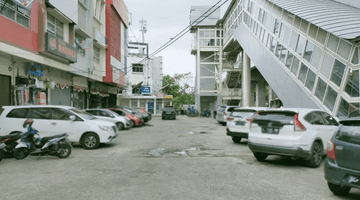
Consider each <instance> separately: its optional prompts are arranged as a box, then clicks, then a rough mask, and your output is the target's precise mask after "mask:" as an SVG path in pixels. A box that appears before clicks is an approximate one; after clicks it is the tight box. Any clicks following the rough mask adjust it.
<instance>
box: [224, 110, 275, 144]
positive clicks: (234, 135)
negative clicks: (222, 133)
mask: <svg viewBox="0 0 360 200" xmlns="http://www.w3.org/2000/svg"><path fill="white" fill-rule="evenodd" d="M262 109H268V108H264V107H244V108H235V109H234V110H233V111H232V112H231V113H230V114H229V117H228V118H227V123H226V135H228V136H230V137H231V139H232V141H233V142H234V143H240V141H241V139H242V138H248V135H249V130H250V121H251V118H252V117H253V116H254V115H255V114H256V113H257V111H258V110H262Z"/></svg>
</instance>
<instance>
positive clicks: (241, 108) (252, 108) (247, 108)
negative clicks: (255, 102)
mask: <svg viewBox="0 0 360 200" xmlns="http://www.w3.org/2000/svg"><path fill="white" fill-rule="evenodd" d="M267 109H271V108H269V107H240V108H235V109H234V111H242V110H267Z"/></svg>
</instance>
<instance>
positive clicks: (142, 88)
mask: <svg viewBox="0 0 360 200" xmlns="http://www.w3.org/2000/svg"><path fill="white" fill-rule="evenodd" d="M141 94H150V87H141Z"/></svg>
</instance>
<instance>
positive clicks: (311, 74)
mask: <svg viewBox="0 0 360 200" xmlns="http://www.w3.org/2000/svg"><path fill="white" fill-rule="evenodd" d="M315 79H316V74H315V73H314V72H313V71H311V70H310V69H309V72H308V75H307V78H306V83H305V87H307V88H308V89H309V90H310V91H312V90H313V88H314V83H315Z"/></svg>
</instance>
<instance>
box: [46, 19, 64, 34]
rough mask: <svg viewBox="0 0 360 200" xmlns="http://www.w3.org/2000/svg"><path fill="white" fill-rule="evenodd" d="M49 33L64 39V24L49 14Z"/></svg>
mask: <svg viewBox="0 0 360 200" xmlns="http://www.w3.org/2000/svg"><path fill="white" fill-rule="evenodd" d="M47 31H48V32H50V33H52V34H54V35H56V36H57V37H59V38H61V39H62V40H63V39H64V23H62V22H61V21H60V20H58V19H56V18H55V17H54V16H52V15H51V14H49V13H48V14H47Z"/></svg>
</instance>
